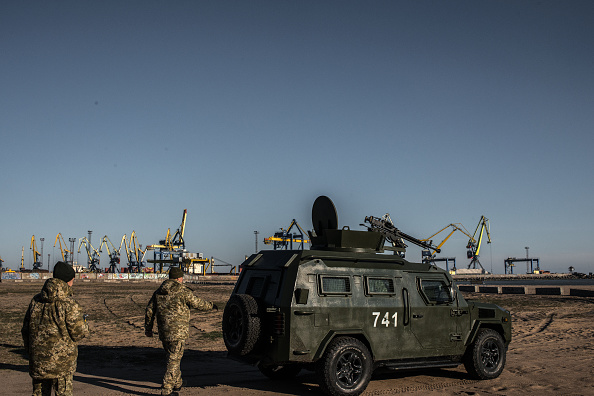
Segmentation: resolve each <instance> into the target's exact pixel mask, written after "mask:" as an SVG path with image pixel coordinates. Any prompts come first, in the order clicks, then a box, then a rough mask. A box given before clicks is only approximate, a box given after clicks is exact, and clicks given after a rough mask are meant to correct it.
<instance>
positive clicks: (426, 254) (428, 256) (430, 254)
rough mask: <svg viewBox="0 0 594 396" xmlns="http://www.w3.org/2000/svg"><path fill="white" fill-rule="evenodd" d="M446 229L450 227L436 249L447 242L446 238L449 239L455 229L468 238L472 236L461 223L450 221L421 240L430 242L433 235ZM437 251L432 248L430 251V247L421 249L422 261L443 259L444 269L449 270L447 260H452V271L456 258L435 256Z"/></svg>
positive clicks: (430, 261) (431, 261)
mask: <svg viewBox="0 0 594 396" xmlns="http://www.w3.org/2000/svg"><path fill="white" fill-rule="evenodd" d="M447 229H451V230H450V232H449V234H448V235H447V236H446V237H445V238H444V239H443V240H442V241H441V243H440V244H439V245H437V248H438V249H441V247H442V246H443V245H444V244H445V243H446V242H447V240H448V239H450V237H451V236H452V235H454V233H455V232H456V231H460V232H461V233H463V234H464V235H466V236H467V237H468V238H472V236H470V233H469V232H468V230H467V229H466V228H465V227H464V226H463V225H462V224H461V223H451V224H448V225H447V226H445V227H443V228H442V229H440V230H439V231H437V232H436V233H434V234H433V235H431V236H430V237H428V238H425V239H421V241H423V242H428V241H429V242H430V241H432V240H433V238H434V237H436V236H437V235H439V234H441V233H442V232H444V231H446V230H447ZM436 253H437V251H436V250H433V251H431V250H430V249H423V251H422V252H421V254H422V256H423V262H426V263H435V262H437V261H445V263H446V270H448V271H449V265H448V264H449V262H450V261H452V262H453V263H454V267H453V268H452V269H453V270H454V271H455V270H456V258H455V257H435V255H436Z"/></svg>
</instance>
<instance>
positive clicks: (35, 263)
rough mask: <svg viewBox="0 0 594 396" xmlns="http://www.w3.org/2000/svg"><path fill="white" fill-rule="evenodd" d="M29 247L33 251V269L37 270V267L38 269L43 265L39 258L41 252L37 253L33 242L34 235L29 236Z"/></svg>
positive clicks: (35, 244)
mask: <svg viewBox="0 0 594 396" xmlns="http://www.w3.org/2000/svg"><path fill="white" fill-rule="evenodd" d="M42 239H43V238H42ZM42 245H43V244H42ZM30 249H31V250H32V251H33V269H34V270H38V269H40V268H41V267H42V266H43V263H42V262H41V260H40V259H41V253H39V252H38V251H37V243H36V242H35V235H33V236H32V237H31V247H30Z"/></svg>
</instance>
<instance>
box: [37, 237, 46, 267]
mask: <svg viewBox="0 0 594 396" xmlns="http://www.w3.org/2000/svg"><path fill="white" fill-rule="evenodd" d="M39 240H40V241H41V256H39V260H40V263H41V266H40V268H42V267H43V241H45V238H39ZM33 255H35V253H33ZM47 268H48V270H49V259H48V260H47Z"/></svg>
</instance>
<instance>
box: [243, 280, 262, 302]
mask: <svg viewBox="0 0 594 396" xmlns="http://www.w3.org/2000/svg"><path fill="white" fill-rule="evenodd" d="M265 281H266V278H264V277H260V276H252V277H251V278H250V280H249V281H248V284H247V288H246V289H245V294H249V295H250V296H253V297H256V298H260V297H262V295H263V292H264V284H265V283H266V282H265Z"/></svg>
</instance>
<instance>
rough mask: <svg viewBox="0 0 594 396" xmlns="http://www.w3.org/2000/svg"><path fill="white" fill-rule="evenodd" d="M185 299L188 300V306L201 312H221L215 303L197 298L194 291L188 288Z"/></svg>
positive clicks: (186, 288)
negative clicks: (213, 310)
mask: <svg viewBox="0 0 594 396" xmlns="http://www.w3.org/2000/svg"><path fill="white" fill-rule="evenodd" d="M184 297H185V299H186V304H187V305H188V307H190V308H194V309H199V310H200V311H210V310H211V309H216V310H217V311H218V310H219V308H218V307H217V306H216V305H215V304H214V303H213V302H211V301H208V300H204V299H202V298H200V297H197V296H195V295H194V293H192V289H190V288H188V287H185V292H184Z"/></svg>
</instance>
